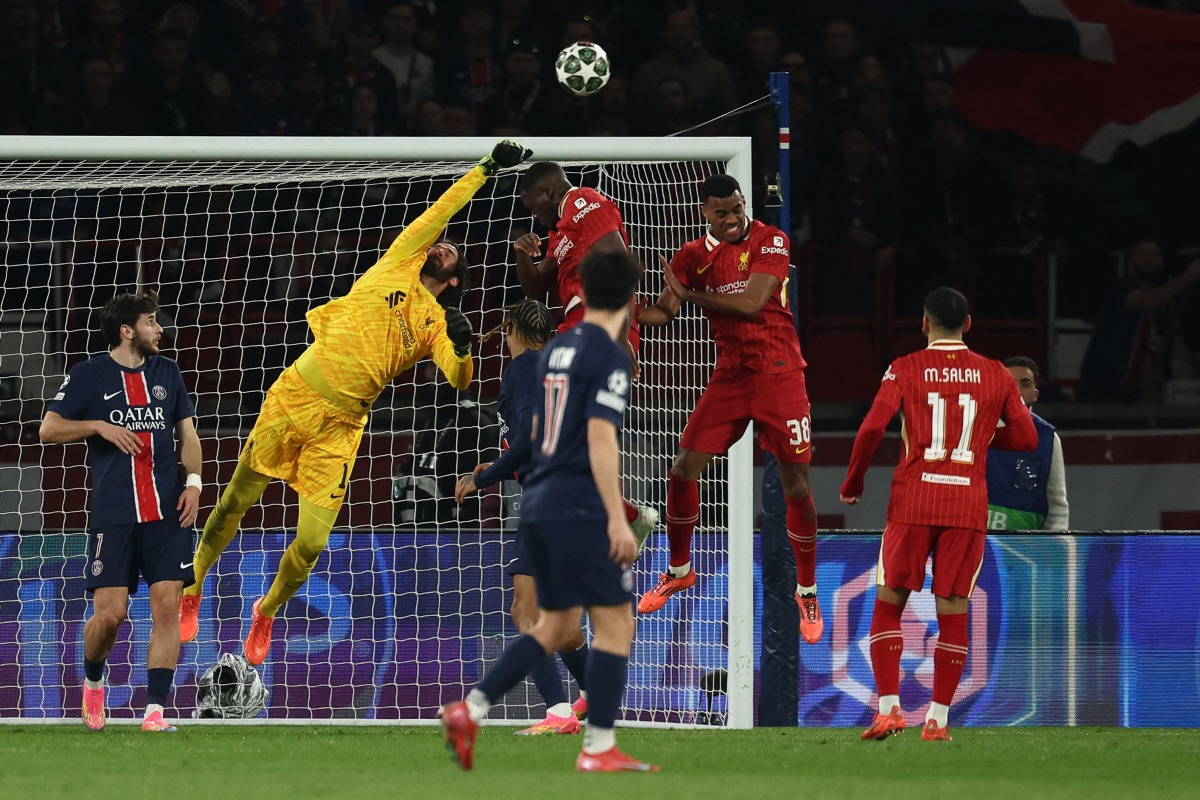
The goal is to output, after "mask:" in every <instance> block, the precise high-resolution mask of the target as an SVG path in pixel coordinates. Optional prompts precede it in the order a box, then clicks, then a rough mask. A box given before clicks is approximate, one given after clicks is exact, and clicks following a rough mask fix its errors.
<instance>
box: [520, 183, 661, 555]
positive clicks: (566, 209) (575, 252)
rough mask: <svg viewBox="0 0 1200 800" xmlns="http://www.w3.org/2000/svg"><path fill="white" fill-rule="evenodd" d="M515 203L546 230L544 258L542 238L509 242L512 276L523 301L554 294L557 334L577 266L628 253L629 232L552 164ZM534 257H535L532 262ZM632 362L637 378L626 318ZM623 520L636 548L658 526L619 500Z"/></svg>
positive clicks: (633, 333) (570, 320)
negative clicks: (591, 256) (558, 310)
mask: <svg viewBox="0 0 1200 800" xmlns="http://www.w3.org/2000/svg"><path fill="white" fill-rule="evenodd" d="M517 191H518V192H519V193H520V196H521V203H522V204H524V206H525V207H526V208H527V209H529V212H530V213H531V214H533V216H534V218H535V219H537V221H538V222H540V223H541V224H542V225H544V226H546V228H548V229H549V230H550V235H549V237H548V238H547V240H546V251H545V257H543V256H542V252H543V251H542V239H541V237H540V236H538V235H537V234H536V233H527V234H525V235H524V236H521V237H520V238H518V239H517V240H516V241H515V242H513V250H514V252H515V253H516V259H517V275H518V277H519V278H520V280H521V289H522V290H523V291H524V292H525V296H526V297H530V298H533V299H535V300H541V299H543V298H545V297H547V296H548V295H550V294H554V293H557V295H558V301H559V302H560V303H561V304H562V313H563V319H562V323H561V324H560V325H559V326H558V331H559V333H562V332H563V331H566V330H569V329H570V328H572V327H573V326H575V325H577V324H579V322H580V320H582V319H583V295H582V293H581V292H580V282H579V263H580V261H581V260H582V259H583V257H584V256H585V255H587V254H588V253H591V252H597V253H606V252H619V253H627V252H629V234H628V233H627V232H626V231H625V222H624V220H623V219H622V218H621V210H620V209H619V208H617V204H616V203H614V202H613V201H612V200H610V199H609V198H607V197H605V196H604V195H602V194H601V193H600V192H598V191H596V190H595V189H591V188H589V187H586V186H572V185H571V182H570V181H569V180H567V174H566V172H564V171H563V168H562V167H561V166H560V165H559V164H556V163H554V162H553V161H541V162H538V163H537V164H534V165H532V166H531V167H529V169H527V170H526V171H525V173H524V174H523V175H521V179H520V181H518V183H517ZM534 259H540V260H539V261H537V262H536V263H535V262H534ZM618 341H619V343H620V344H621V346H622V347H623V348H624V349H625V352H626V353H627V354H628V355H629V359H630V361H631V362H632V364H633V377H634V380H637V376H638V365H637V351H638V341H639V337H638V325H637V320H636V319H633V318H632V317H631V319H630V324H629V328H628V331H627V332H626V333H625V334H623V335H622V336H621V338H620V339H619V340H618ZM624 508H625V516H626V517H627V518H628V519H629V524H630V527H632V528H633V535H634V536H636V537H637V540H638V547H639V548H640V547H641V546H642V545H643V544H644V543H645V541H646V537H647V536H649V535H650V531H651V530H653V529H654V526H655V525H656V524H658V512H657V511H655V510H654V509H652V508H648V507H645V506H635V505H633V504H632V503H630V502H629V501H628V500H625V501H624Z"/></svg>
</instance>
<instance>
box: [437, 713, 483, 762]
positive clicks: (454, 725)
mask: <svg viewBox="0 0 1200 800" xmlns="http://www.w3.org/2000/svg"><path fill="white" fill-rule="evenodd" d="M442 731H443V732H444V733H445V736H446V749H447V750H449V751H450V756H451V758H453V759H454V763H456V764H458V765H459V766H460V767H462V768H463V769H465V770H470V769H471V767H473V766H474V765H475V737H476V736H478V735H479V723H478V722H476V721H475V720H473V719H471V713H470V712H469V711H468V710H467V703H466V701H465V700H459V701H458V702H457V703H451V704H450V705H448V706H442Z"/></svg>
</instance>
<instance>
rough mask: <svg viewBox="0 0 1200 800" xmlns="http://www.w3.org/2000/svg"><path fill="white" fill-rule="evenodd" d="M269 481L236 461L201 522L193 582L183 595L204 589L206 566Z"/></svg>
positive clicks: (230, 535)
mask: <svg viewBox="0 0 1200 800" xmlns="http://www.w3.org/2000/svg"><path fill="white" fill-rule="evenodd" d="M270 482H271V479H270V477H268V476H266V475H263V474H262V473H260V472H255V471H254V470H252V469H250V468H249V467H247V466H246V465H245V464H242V463H241V462H240V461H239V462H238V465H237V468H236V469H234V471H233V477H232V478H230V480H229V485H228V486H226V487H225V491H224V492H222V493H221V499H220V500H218V501H217V507H216V508H214V509H213V512H212V513H211V514H209V515H208V520H207V521H205V523H204V534H203V535H202V536H201V537H200V546H199V547H197V548H196V555H195V557H194V558H193V559H192V571H193V573H194V574H195V576H196V582H195V583H193V584H192V585H191V586H189V587H187V588H186V589H184V590H183V593H184V594H187V595H192V596H193V597H195V596H199V595H200V594H201V593H202V592H203V591H204V578H205V577H206V576H207V575H208V571H209V569H211V568H212V565H213V564H215V563H217V559H218V558H220V557H221V553H223V552H225V548H226V547H228V546H229V543H230V542H231V541H233V537H234V536H235V535H237V531H238V525H240V524H241V522H242V517H243V516H245V514H246V512H247V511H248V510H249V509H250V506H252V505H254V504H255V503H257V502H258V498H260V497H262V493H263V492H264V491H266V488H267V484H268V483H270Z"/></svg>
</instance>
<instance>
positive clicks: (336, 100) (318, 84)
mask: <svg viewBox="0 0 1200 800" xmlns="http://www.w3.org/2000/svg"><path fill="white" fill-rule="evenodd" d="M338 88H339V90H340V88H341V87H340V86H339V87H338ZM348 105H349V103H348V101H347V99H346V95H345V94H344V93H342V92H340V91H339V92H338V93H337V94H336V95H333V94H332V93H331V92H330V90H329V81H328V79H327V78H326V77H325V73H324V72H322V70H321V65H320V64H318V63H317V62H316V61H307V62H305V63H304V64H303V65H301V67H300V69H299V70H297V71H296V74H295V76H294V77H293V78H292V109H293V111H294V112H295V114H296V116H297V117H298V118H299V119H300V120H302V121H303V123H304V126H305V127H306V128H308V130H309V132H311V133H312V134H313V135H314V136H334V135H337V134H341V133H343V132H344V131H345V129H346V123H347V117H348V116H349V111H350V110H349V108H348Z"/></svg>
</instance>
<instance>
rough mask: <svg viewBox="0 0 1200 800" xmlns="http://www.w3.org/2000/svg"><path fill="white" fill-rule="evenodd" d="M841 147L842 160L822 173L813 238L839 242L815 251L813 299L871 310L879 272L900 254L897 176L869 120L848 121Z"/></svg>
mask: <svg viewBox="0 0 1200 800" xmlns="http://www.w3.org/2000/svg"><path fill="white" fill-rule="evenodd" d="M838 150H839V154H840V156H841V158H840V162H841V164H840V165H839V166H838V167H836V168H832V169H830V170H829V171H828V172H827V173H826V175H825V176H824V177H823V178H822V180H821V184H820V189H819V191H818V194H817V199H816V202H815V203H814V205H813V240H814V242H815V243H816V244H818V245H826V246H829V247H833V248H836V249H835V250H834V251H832V252H828V251H827V252H821V253H818V254H817V256H816V257H815V260H814V268H815V276H814V286H815V293H816V296H815V297H814V304H815V307H816V308H819V309H821V313H823V314H868V313H871V312H872V311H873V307H872V299H873V297H874V286H875V273H876V272H878V271H881V270H884V269H886V268H887V267H889V266H890V265H891V264H892V260H893V258H894V256H895V236H896V229H897V220H896V213H897V198H896V189H895V181H894V179H893V176H892V174H891V173H890V172H889V171H888V170H887V169H886V168H885V167H884V166H883V165H882V164H881V163H880V160H879V154H878V151H877V150H876V149H875V144H874V141H873V139H872V136H871V131H870V130H869V129H868V128H867V127H866V126H865V125H862V124H850V125H847V126H846V127H845V128H844V129H843V130H842V135H841V138H840V141H839V148H838Z"/></svg>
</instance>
